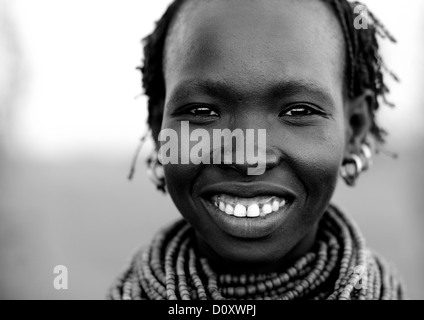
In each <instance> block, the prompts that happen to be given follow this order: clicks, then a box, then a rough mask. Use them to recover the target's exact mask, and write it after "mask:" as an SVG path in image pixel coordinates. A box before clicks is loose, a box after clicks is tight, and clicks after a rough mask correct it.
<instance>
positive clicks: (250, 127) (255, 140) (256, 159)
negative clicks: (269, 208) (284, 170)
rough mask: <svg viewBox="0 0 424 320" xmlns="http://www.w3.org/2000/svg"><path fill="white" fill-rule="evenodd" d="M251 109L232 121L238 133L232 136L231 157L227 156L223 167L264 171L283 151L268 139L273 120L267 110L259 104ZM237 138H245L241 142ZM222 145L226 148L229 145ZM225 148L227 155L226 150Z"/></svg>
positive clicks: (246, 171) (244, 171)
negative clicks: (262, 109) (259, 106)
mask: <svg viewBox="0 0 424 320" xmlns="http://www.w3.org/2000/svg"><path fill="white" fill-rule="evenodd" d="M252 109H253V110H249V108H247V110H246V111H245V112H244V113H241V114H240V115H239V116H238V117H236V118H235V119H234V121H233V122H232V123H231V124H230V125H229V129H230V130H232V132H233V134H234V136H235V139H231V145H232V148H231V153H232V154H231V161H228V159H225V158H226V156H224V160H226V161H222V162H221V164H219V167H220V168H222V169H231V170H235V171H237V172H238V173H240V174H242V175H261V174H263V173H265V172H266V171H267V170H271V169H272V168H274V167H276V166H278V165H279V163H280V161H281V156H280V153H279V152H278V150H277V149H275V148H273V147H272V144H270V143H269V142H270V141H267V138H270V135H271V134H272V133H273V132H271V131H272V123H270V119H269V118H268V117H267V114H266V113H264V112H258V111H257V110H258V109H259V110H261V109H260V108H256V109H255V108H252ZM270 130H271V131H270ZM236 133H237V134H236ZM237 138H241V140H242V141H243V142H242V143H239V142H240V141H239V140H238V139H237ZM222 147H224V149H225V148H226V147H228V145H223V146H222ZM222 151H224V152H222V154H223V155H224V154H225V150H222Z"/></svg>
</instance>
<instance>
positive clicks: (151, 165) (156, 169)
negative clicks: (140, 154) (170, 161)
mask: <svg viewBox="0 0 424 320" xmlns="http://www.w3.org/2000/svg"><path fill="white" fill-rule="evenodd" d="M147 176H148V177H149V178H150V180H151V181H152V182H153V183H154V184H155V185H156V188H157V189H158V190H161V191H162V192H166V183H165V172H164V170H163V166H162V163H161V162H160V161H159V159H158V153H157V152H156V150H154V151H153V152H152V154H151V155H150V157H149V158H148V159H147Z"/></svg>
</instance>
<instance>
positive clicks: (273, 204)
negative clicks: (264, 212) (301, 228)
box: [272, 200, 280, 211]
mask: <svg viewBox="0 0 424 320" xmlns="http://www.w3.org/2000/svg"><path fill="white" fill-rule="evenodd" d="M279 208H280V203H279V202H278V201H277V200H274V202H273V203H272V211H278V209H279Z"/></svg>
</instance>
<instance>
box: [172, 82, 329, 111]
mask: <svg viewBox="0 0 424 320" xmlns="http://www.w3.org/2000/svg"><path fill="white" fill-rule="evenodd" d="M193 91H197V92H200V93H202V94H205V95H208V96H212V97H214V98H219V99H222V100H226V101H231V100H236V97H237V96H238V94H240V93H238V94H237V92H236V90H235V89H234V87H232V86H231V85H230V84H229V82H226V81H222V80H215V79H200V80H197V79H196V80H185V81H182V82H181V83H179V84H178V85H177V87H176V88H175V89H174V90H173V91H172V93H171V96H170V99H169V101H178V100H182V99H184V98H186V97H188V96H190V95H191V94H192V93H193ZM331 92H332V91H331V90H330V89H328V88H327V87H325V86H323V85H322V84H320V83H318V82H316V81H313V80H303V79H301V80H299V79H289V80H281V81H279V82H276V83H275V84H274V85H272V86H271V87H270V88H269V89H267V90H266V91H265V94H264V96H265V97H267V99H281V98H284V97H286V96H295V95H300V94H304V95H305V94H306V95H307V96H309V97H310V98H313V99H317V100H319V101H320V102H321V103H324V104H327V105H331V106H334V103H335V102H334V99H333V97H332V95H331Z"/></svg>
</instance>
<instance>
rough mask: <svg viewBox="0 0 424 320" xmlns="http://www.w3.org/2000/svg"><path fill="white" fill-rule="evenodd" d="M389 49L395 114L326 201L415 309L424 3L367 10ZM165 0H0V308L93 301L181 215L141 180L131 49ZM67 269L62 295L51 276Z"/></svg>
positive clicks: (412, 0)
mask: <svg viewBox="0 0 424 320" xmlns="http://www.w3.org/2000/svg"><path fill="white" fill-rule="evenodd" d="M364 3H365V4H367V5H368V6H369V7H370V9H371V10H372V11H373V12H374V13H375V14H376V15H377V17H379V18H380V19H381V20H382V22H383V23H384V24H385V25H386V26H387V27H388V28H389V30H390V31H391V32H392V33H393V34H394V36H395V37H396V38H397V40H398V44H397V45H393V44H390V43H385V44H383V50H384V56H385V59H386V61H387V65H388V66H389V67H390V68H391V69H392V70H394V71H395V72H396V73H397V75H398V76H399V77H400V78H401V80H402V82H401V83H400V84H395V83H393V82H390V84H391V85H392V86H391V87H392V93H391V95H390V100H391V101H393V102H394V103H395V104H396V105H397V106H396V108H394V109H390V108H385V109H384V110H381V113H380V123H382V124H383V125H384V126H385V127H386V128H387V129H388V131H389V132H390V136H389V139H388V144H387V150H389V151H393V152H396V153H398V154H399V158H398V159H396V160H395V159H392V158H391V157H389V156H386V155H383V154H380V155H379V156H377V157H376V158H375V160H374V162H375V163H374V167H373V169H372V170H371V171H369V172H367V173H365V174H363V175H362V176H361V178H360V180H359V183H358V185H357V187H356V188H347V187H345V186H344V184H343V183H340V184H339V188H338V189H337V191H336V194H335V197H334V202H335V203H337V204H339V205H340V206H341V207H343V208H345V209H346V210H348V212H350V214H351V215H352V216H353V217H354V218H355V219H356V221H357V222H358V224H359V225H360V227H361V229H362V231H363V233H364V234H365V236H366V239H367V241H368V245H369V246H370V247H372V248H374V249H376V250H377V251H379V252H381V253H382V254H383V255H384V256H385V257H386V258H388V259H390V260H391V261H393V262H394V264H395V265H396V266H397V268H398V270H399V271H400V273H401V274H402V276H403V278H404V279H405V282H406V284H407V286H408V292H409V297H410V298H412V299H424V272H423V270H424V214H423V208H424V197H423V193H422V192H423V188H424V169H423V168H422V167H421V164H422V163H424V144H423V141H424V139H423V138H424V126H423V120H424V108H423V106H422V103H423V101H424V90H422V88H423V84H424V57H423V55H422V52H424V42H423V40H422V39H423V34H422V33H423V30H424V19H423V18H424V2H423V1H422V0H409V1H408V2H407V4H406V3H405V1H401V0H385V1H382V0H366V1H364ZM168 4H169V0H155V1H140V0H126V1H117V0H113V1H112V0H101V1H100V0H84V1H83V0H72V1H71V0H37V1H34V0H13V1H12V0H0V299H104V297H105V294H106V291H107V289H108V287H109V286H110V284H111V283H112V281H113V280H114V279H115V278H116V276H117V275H118V273H119V272H120V271H121V270H122V269H123V268H124V267H125V265H126V263H127V262H128V259H129V258H130V256H131V255H132V253H133V252H134V251H135V250H136V249H137V248H138V247H139V246H141V245H143V244H145V243H147V242H148V241H149V240H150V239H151V237H152V236H153V234H154V233H155V232H156V231H157V230H158V229H159V228H160V227H161V226H163V225H164V224H165V223H167V222H169V221H171V220H173V219H176V218H177V217H179V214H178V212H177V211H176V209H175V208H174V206H173V204H172V202H171V200H170V199H169V197H167V196H163V195H161V194H160V193H159V192H157V191H156V190H155V188H154V187H153V185H152V184H151V183H150V182H149V180H148V179H147V176H146V173H145V165H144V161H143V159H144V157H145V156H146V153H147V152H148V150H149V148H148V146H145V147H144V148H143V150H142V154H141V157H140V159H139V162H138V170H137V171H136V175H135V178H134V180H133V181H132V182H129V181H128V180H127V175H128V172H129V168H130V163H131V159H132V156H133V153H134V151H135V148H136V147H137V144H138V140H139V138H140V136H141V135H142V134H143V132H144V131H145V121H146V99H145V97H144V96H142V95H141V92H142V91H141V87H140V75H139V72H138V71H136V70H135V67H136V66H138V65H140V63H141V52H142V49H141V43H140V39H141V38H143V37H144V36H146V35H147V34H148V33H150V32H151V31H152V29H153V26H154V22H155V21H156V20H157V19H158V18H159V17H160V15H161V14H162V13H163V12H164V10H165V8H166V6H167V5H168ZM56 265H65V266H66V267H67V268H68V275H69V280H68V290H55V289H54V286H53V280H54V277H55V276H56V275H55V274H53V269H54V267H55V266H56Z"/></svg>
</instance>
